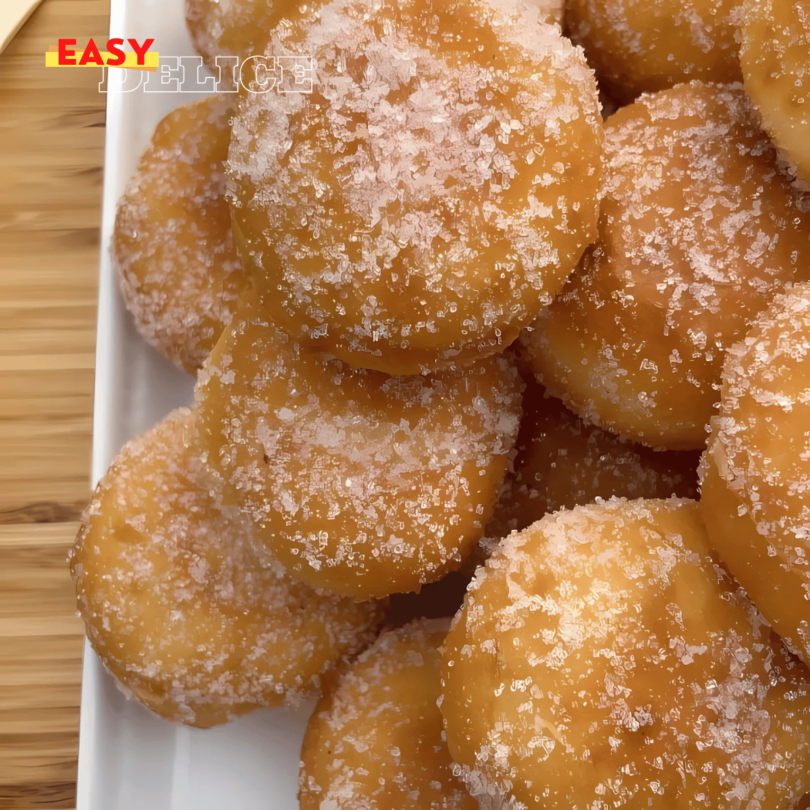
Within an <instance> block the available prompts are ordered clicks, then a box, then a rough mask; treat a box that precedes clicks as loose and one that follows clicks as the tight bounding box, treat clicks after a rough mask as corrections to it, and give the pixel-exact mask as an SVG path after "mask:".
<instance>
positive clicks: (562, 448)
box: [486, 376, 700, 540]
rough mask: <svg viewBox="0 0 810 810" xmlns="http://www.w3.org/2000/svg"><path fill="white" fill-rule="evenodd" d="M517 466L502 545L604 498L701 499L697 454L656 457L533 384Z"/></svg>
mask: <svg viewBox="0 0 810 810" xmlns="http://www.w3.org/2000/svg"><path fill="white" fill-rule="evenodd" d="M512 454H513V455H514V459H513V460H512V462H511V464H510V469H509V472H508V473H507V475H506V478H505V479H504V482H503V486H502V487H501V495H500V498H499V499H498V504H497V506H496V507H495V513H494V514H493V516H492V520H490V522H489V525H488V526H487V532H486V533H487V535H488V537H489V538H491V539H494V540H499V539H501V538H503V537H506V536H507V535H508V534H509V533H510V532H513V531H521V530H522V529H525V528H526V527H527V526H530V525H531V524H532V523H534V522H535V521H536V520H540V518H542V517H544V516H545V515H546V514H547V513H549V512H556V511H557V510H558V509H572V508H573V507H575V506H578V505H580V504H583V505H584V504H588V503H593V502H594V501H595V500H596V499H597V498H605V499H607V498H611V497H613V496H616V497H620V498H630V499H633V498H668V497H670V496H671V495H677V496H679V497H682V498H695V497H697V493H698V487H697V468H698V463H699V461H700V454H699V453H698V452H697V451H692V450H684V451H674V450H665V451H658V452H656V451H655V450H651V449H650V448H649V447H644V446H643V445H640V444H635V443H633V442H630V441H628V440H626V439H623V438H622V437H620V436H616V435H615V434H613V433H608V432H607V431H605V430H601V429H600V428H598V427H594V426H593V425H588V424H586V423H585V422H583V421H582V420H581V419H580V418H579V417H578V416H577V415H576V414H575V413H573V412H572V411H570V410H568V408H566V407H565V405H563V403H562V402H561V401H560V400H559V399H557V398H556V397H552V396H549V394H548V393H547V392H546V391H545V390H544V389H543V387H542V386H541V385H538V384H537V383H536V382H534V381H533V380H531V379H530V378H528V376H527V379H526V390H525V391H524V392H523V419H522V420H521V422H520V432H519V433H518V438H517V442H516V444H515V449H514V450H513V451H512Z"/></svg>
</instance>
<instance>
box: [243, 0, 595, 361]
mask: <svg viewBox="0 0 810 810" xmlns="http://www.w3.org/2000/svg"><path fill="white" fill-rule="evenodd" d="M541 17H542V15H541V11H540V7H539V6H538V5H537V4H534V3H528V2H523V0H514V2H512V1H510V2H506V0H504V1H503V2H495V0H491V2H489V1H485V0H453V2H445V3H437V4H428V3H427V2H426V0H403V2H399V3H387V4H384V5H377V4H375V3H374V2H372V0H334V1H333V2H332V3H330V4H328V5H326V6H324V7H323V8H322V9H321V11H320V14H319V20H318V21H317V22H315V23H312V24H311V25H309V26H303V27H296V26H289V27H286V26H284V27H282V28H280V29H278V30H277V31H276V32H275V34H274V38H273V42H272V43H271V50H272V51H273V52H274V53H283V52H287V53H293V54H306V55H311V56H312V57H313V59H314V60H315V63H316V64H317V71H316V73H317V78H316V80H315V82H314V89H313V92H312V94H311V95H305V94H300V93H299V94H289V95H284V94H278V93H266V94H248V95H247V96H246V97H245V98H244V99H243V105H242V109H241V112H240V114H239V116H238V117H237V119H236V121H235V122H234V128H233V134H232V140H231V149H230V157H229V165H230V177H231V202H232V205H233V207H234V212H235V221H236V222H237V226H238V228H239V230H240V233H241V238H242V239H243V240H244V242H245V246H246V251H247V253H249V254H250V256H251V257H252V258H253V261H254V263H255V264H256V265H258V267H257V268H256V270H255V276H256V278H257V280H259V284H258V286H259V289H260V291H261V290H262V283H261V281H260V280H261V279H262V278H264V277H265V276H267V278H268V280H267V282H266V290H265V294H264V299H265V301H264V303H265V305H266V306H268V307H271V311H273V314H274V317H276V318H277V319H281V322H282V323H283V324H284V325H285V326H286V327H287V328H288V329H290V330H291V331H296V332H300V333H302V334H307V335H308V336H309V337H310V338H311V339H321V340H326V342H329V343H332V344H334V345H330V350H332V351H335V353H336V354H338V355H339V356H341V357H342V358H343V359H350V361H351V355H354V354H358V353H359V355H358V356H357V357H355V358H354V362H356V364H358V365H364V366H366V367H374V368H379V369H381V370H384V371H388V372H389V373H400V372H405V373H413V372H416V371H419V370H420V368H427V367H436V366H437V365H441V364H447V363H449V362H451V361H453V360H454V359H456V360H458V359H461V360H463V361H464V362H467V361H470V360H472V359H473V358H474V357H475V356H477V355H479V354H480V353H482V352H483V353H492V352H493V351H500V350H501V349H502V348H503V346H504V345H505V344H507V343H509V342H511V340H512V339H514V337H515V336H516V334H517V329H516V326H515V324H516V323H518V322H519V321H525V320H526V319H527V318H531V317H533V314H536V311H537V309H539V308H540V307H541V306H542V304H543V303H544V302H548V301H549V300H550V297H551V295H552V294H553V293H554V292H556V290H557V289H558V287H559V284H560V283H561V282H562V279H563V278H564V276H565V275H566V274H567V273H568V272H570V270H571V269H572V268H573V264H574V263H575V262H576V260H577V258H578V257H579V255H580V253H581V251H582V249H583V248H584V245H585V244H586V243H587V241H588V238H589V235H590V232H591V231H592V229H593V225H594V220H593V216H594V215H595V212H596V189H597V187H598V179H599V174H600V172H601V164H600V146H599V140H600V138H601V134H600V127H599V122H600V118H599V112H598V102H597V98H596V92H595V84H594V80H593V75H592V72H591V71H590V70H589V68H588V67H587V65H586V63H585V61H584V58H583V56H582V53H581V51H579V50H578V49H576V48H575V47H574V46H572V45H571V43H570V42H569V41H568V40H566V39H565V38H563V37H562V36H561V35H560V32H559V29H558V28H556V27H554V26H548V25H545V24H543V23H542V22H541ZM578 181H579V182H578ZM591 192H593V193H591ZM296 316H300V317H298V318H297V319H296ZM408 352H410V355H409V356H407V357H406V356H402V357H400V356H399V354H400V353H401V354H403V355H407V354H408ZM437 353H438V357H436V355H437Z"/></svg>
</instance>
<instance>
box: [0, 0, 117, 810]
mask: <svg viewBox="0 0 810 810" xmlns="http://www.w3.org/2000/svg"><path fill="white" fill-rule="evenodd" d="M7 4H8V5H9V7H10V5H11V3H10V0H0V6H2V7H4V8H5V6H6V5H7ZM108 18H109V0H45V2H44V4H43V5H41V6H40V7H39V8H38V9H37V10H36V11H35V12H34V13H33V15H32V16H31V18H30V19H29V20H28V22H27V23H26V24H25V26H24V27H23V28H22V30H21V31H20V32H19V33H18V34H17V36H16V38H14V40H13V41H12V42H11V43H10V44H9V46H8V47H7V49H6V50H5V52H4V53H3V54H1V55H0V808H1V809H3V810H5V809H6V808H14V810H22V809H23V808H32V807H51V808H72V807H74V806H75V780H76V752H77V745H78V727H79V685H80V675H81V651H82V638H83V633H82V627H81V623H80V622H79V621H78V619H76V618H75V614H74V601H73V592H72V586H71V583H70V578H69V576H68V572H67V567H66V565H65V557H66V554H67V549H68V547H69V545H70V543H71V542H72V540H73V537H74V535H75V532H76V526H77V523H76V521H77V519H78V516H79V513H80V510H81V508H82V506H83V504H84V502H85V501H86V499H87V497H88V494H89V469H90V442H91V418H92V394H93V358H94V351H95V309H96V282H97V273H98V232H99V220H100V203H101V179H102V161H103V139H104V101H105V98H104V96H102V95H101V94H99V92H98V87H97V82H98V76H97V75H96V73H95V71H92V70H83V69H82V70H80V69H71V68H46V67H45V64H44V63H45V57H44V54H45V52H46V51H47V50H48V47H49V46H55V45H56V41H57V39H58V38H59V37H70V38H75V39H77V40H80V41H81V40H86V39H87V38H88V37H91V36H92V37H98V38H101V39H104V38H105V37H106V35H107V31H108V27H109V22H108Z"/></svg>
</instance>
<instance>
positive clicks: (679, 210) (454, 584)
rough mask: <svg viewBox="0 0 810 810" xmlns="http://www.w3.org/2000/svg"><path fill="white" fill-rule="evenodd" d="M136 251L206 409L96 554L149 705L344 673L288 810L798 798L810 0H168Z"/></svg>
mask: <svg viewBox="0 0 810 810" xmlns="http://www.w3.org/2000/svg"><path fill="white" fill-rule="evenodd" d="M186 12H187V21H188V25H189V30H190V32H191V34H192V39H193V42H194V44H195V47H196V48H197V49H198V51H199V52H200V54H201V55H202V56H203V58H204V60H205V62H206V64H208V65H209V66H210V67H211V68H212V70H214V71H218V70H219V67H218V65H217V61H216V57H217V56H227V57H229V58H238V59H241V60H244V59H247V58H248V57H249V56H253V55H258V56H265V57H271V56H276V57H277V56H286V57H292V58H298V59H311V64H312V66H313V70H312V76H313V82H312V88H311V92H303V91H301V92H289V90H290V88H289V87H284V88H280V89H282V90H284V92H278V91H269V92H268V91H267V90H266V87H264V86H263V85H262V83H261V81H260V74H259V71H253V72H252V73H251V75H250V77H249V81H247V82H246V83H245V81H243V82H241V83H239V84H238V85H235V84H234V83H233V81H232V78H233V77H232V76H231V77H230V78H227V77H226V79H224V80H223V83H222V85H221V90H222V92H221V93H220V94H219V95H216V96H213V97H210V98H205V99H203V100H200V101H197V102H195V103H193V104H191V105H187V106H184V107H180V108H178V109H177V110H175V111H174V112H173V113H171V114H170V115H169V116H167V117H166V118H165V119H164V120H163V121H162V122H161V123H160V124H159V125H158V127H157V130H156V131H155V134H154V136H153V138H152V140H151V142H150V144H149V146H148V147H147V149H146V151H145V152H144V154H143V156H142V158H141V160H140V163H139V164H138V167H137V170H136V173H135V176H134V177H133V179H132V180H131V182H130V184H129V186H128V187H127V189H126V191H125V193H124V195H123V196H122V198H121V200H120V202H119V207H118V216H117V220H116V227H115V233H114V235H113V243H112V253H113V257H114V261H115V265H116V267H117V270H118V274H119V278H120V286H121V291H122V294H123V298H124V301H125V302H126V305H127V307H128V309H129V310H130V312H131V313H132V317H133V319H134V322H135V326H136V328H137V329H138V331H139V332H140V333H141V334H142V335H143V337H144V338H145V339H146V340H147V341H148V342H149V343H150V344H151V345H152V346H153V347H154V348H155V349H156V350H157V351H158V352H160V353H162V354H163V355H164V356H165V357H166V358H168V360H170V361H171V362H173V363H175V364H176V365H177V366H179V367H180V368H182V369H183V370H185V371H186V372H188V373H190V374H193V375H195V376H196V388H195V397H194V405H193V407H192V408H186V409H180V410H178V411H175V412H173V413H172V414H170V415H169V416H167V417H166V418H165V419H164V420H163V421H162V422H160V423H159V424H158V425H156V426H155V427H153V428H152V429H151V430H150V431H148V432H147V433H146V434H144V435H143V436H141V437H139V438H137V439H135V440H134V441H133V442H131V443H130V444H128V445H126V447H124V449H123V450H122V451H121V454H120V455H119V457H118V458H117V459H116V460H115V462H114V463H113V464H112V466H111V467H110V469H109V471H108V472H107V474H106V476H105V477H104V479H103V480H102V481H101V482H100V483H99V485H98V487H97V489H96V492H95V494H94V496H93V500H92V502H91V504H90V506H89V507H88V509H87V511H86V513H85V515H84V519H83V522H82V527H81V530H80V532H79V536H78V539H77V541H76V545H75V547H74V549H73V552H72V554H71V569H72V572H73V576H74V580H75V583H76V590H77V594H78V604H79V609H80V612H81V615H82V616H83V618H84V620H85V622H86V625H87V632H88V636H89V638H90V641H91V643H92V645H93V647H94V649H95V650H96V652H97V653H98V655H99V657H100V658H101V660H102V661H103V663H104V665H105V666H106V667H107V669H108V670H109V671H110V672H111V673H112V675H113V676H115V678H116V679H117V680H118V681H119V683H120V685H121V686H122V688H123V689H125V690H126V691H128V692H129V693H130V694H131V695H132V696H134V697H135V698H136V699H138V700H139V701H141V702H142V703H143V704H144V705H146V706H147V707H148V708H149V709H151V710H152V711H154V712H156V713H157V714H159V715H160V716H162V717H164V718H166V719H168V720H172V721H177V722H181V723H186V724H189V725H193V726H197V727H210V726H214V725H217V724H221V723H225V722H227V721H229V720H230V719H232V718H235V717H237V716H239V715H242V714H244V713H246V712H249V711H251V710H253V709H256V708H259V707H272V706H279V705H288V704H291V703H296V702H298V701H300V700H302V699H306V698H319V702H318V703H317V706H316V708H315V710H314V713H313V715H312V717H311V720H310V722H309V727H308V730H307V733H306V738H305V740H304V745H303V750H302V754H301V771H300V778H299V800H300V805H301V807H302V808H303V809H304V810H393V808H396V809H397V810H400V808H410V809H412V810H423V808H431V809H434V808H435V810H439V809H440V808H441V809H443V810H453V809H455V810H473V809H474V808H484V810H490V809H491V810H497V809H498V808H508V809H509V810H540V808H543V810H546V808H566V810H608V808H618V809H620V810H621V809H625V808H626V810H634V809H635V808H639V809H640V808H652V809H653V810H655V809H656V808H661V810H663V808H674V809H676V810H681V809H683V810H686V808H692V809H693V810H694V809H696V808H709V809H710V810H787V808H793V807H798V806H799V805H800V803H801V802H802V801H803V799H804V797H805V796H806V795H807V794H810V671H808V669H807V665H808V664H810V152H809V151H808V143H810V6H807V5H806V4H803V3H794V2H792V0H643V2H642V0H568V2H567V5H566V6H565V8H563V6H562V2H560V1H559V0H443V1H442V2H440V3H433V2H431V0H390V1H389V2H385V3H380V2H378V0H317V2H314V3H303V2H295V1H294V0H229V2H227V3H225V2H212V1H211V0H187V1H186Z"/></svg>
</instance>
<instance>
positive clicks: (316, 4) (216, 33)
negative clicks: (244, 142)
mask: <svg viewBox="0 0 810 810" xmlns="http://www.w3.org/2000/svg"><path fill="white" fill-rule="evenodd" d="M185 3H186V25H187V26H188V30H189V33H190V34H191V41H192V42H193V44H194V49H195V50H196V51H197V53H199V54H200V56H202V58H203V61H204V62H205V64H206V65H207V66H208V67H209V68H210V69H211V72H212V73H213V74H214V75H215V76H217V75H218V69H217V64H216V58H217V57H218V56H220V57H228V56H236V57H238V58H239V60H240V63H241V62H243V61H244V60H245V59H248V58H249V57H251V56H260V55H262V54H264V52H265V49H266V48H267V46H268V44H269V41H270V36H271V34H272V32H273V29H274V28H276V26H278V25H279V24H280V23H282V22H284V21H293V20H294V21H296V22H298V21H300V20H302V19H314V18H315V15H316V13H317V10H318V9H319V8H320V7H321V6H322V5H323V0H303V2H299V0H185ZM221 63H222V65H223V68H224V67H225V66H226V65H227V66H228V68H230V67H231V65H232V62H225V60H221ZM222 73H223V75H222V80H223V81H224V82H225V85H224V86H225V87H232V86H233V84H234V83H233V73H232V71H231V70H227V71H226V70H225V69H223V71H222Z"/></svg>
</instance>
